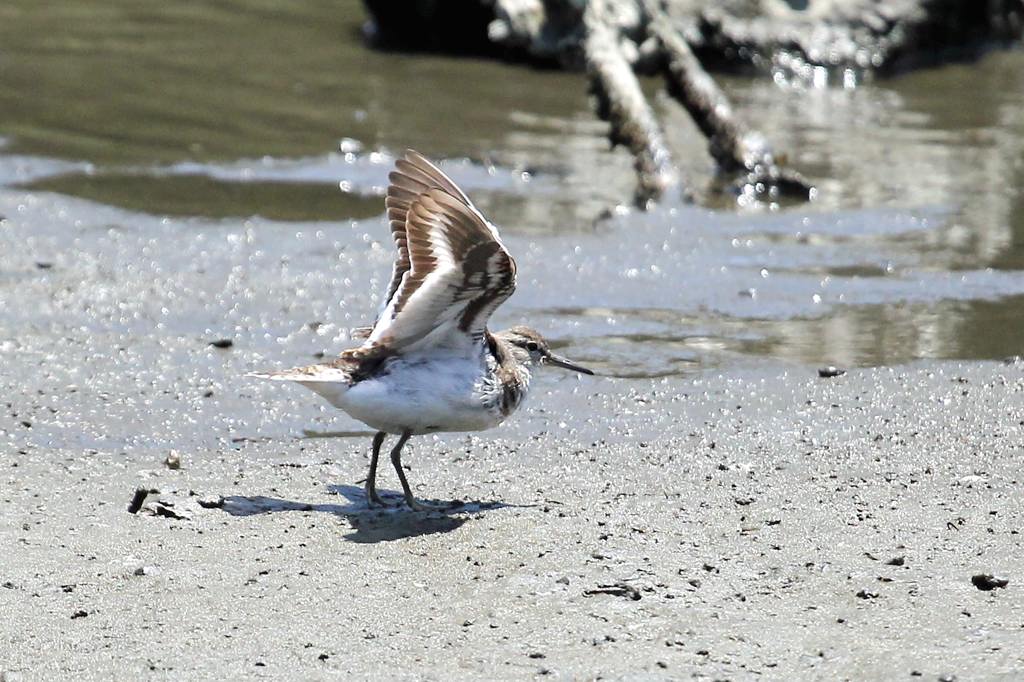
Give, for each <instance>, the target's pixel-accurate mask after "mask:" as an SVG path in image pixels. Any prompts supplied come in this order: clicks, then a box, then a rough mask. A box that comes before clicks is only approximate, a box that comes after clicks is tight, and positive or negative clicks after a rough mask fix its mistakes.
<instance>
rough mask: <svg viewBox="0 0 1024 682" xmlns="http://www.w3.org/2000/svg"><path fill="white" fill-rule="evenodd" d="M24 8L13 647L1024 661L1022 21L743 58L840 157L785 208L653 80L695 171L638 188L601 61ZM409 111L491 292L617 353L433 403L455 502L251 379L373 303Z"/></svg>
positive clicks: (326, 24) (752, 98)
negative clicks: (485, 247) (846, 77)
mask: <svg viewBox="0 0 1024 682" xmlns="http://www.w3.org/2000/svg"><path fill="white" fill-rule="evenodd" d="M8 5H9V7H8ZM37 5H38V2H36V1H35V0H14V1H13V3H11V2H9V3H7V4H5V5H4V6H2V7H0V18H2V19H3V21H0V38H2V39H0V63H3V64H4V68H5V74H6V76H5V77H6V78H7V79H8V81H9V83H10V85H11V87H9V88H7V89H6V90H3V89H0V152H2V153H0V394H2V395H0V557H2V558H0V614H2V615H3V616H4V617H3V618H0V680H2V681H3V682H11V680H15V679H53V678H74V679H112V678H116V679H128V678H131V679H134V678H139V677H146V678H164V679H223V678H231V679H239V678H249V677H274V678H284V677H294V678H302V679H316V678H327V677H331V678H353V679H358V678H371V679H393V678H399V679H451V678H460V679H461V678H468V679H495V678H498V679H522V678H526V677H542V676H546V677H552V678H559V679H591V678H598V677H603V678H628V679H638V678H642V679H656V678H663V679H680V678H689V677H700V678H708V679H723V678H728V679H752V678H755V677H760V678H765V679H793V678H801V679H837V678H838V679H900V678H911V679H913V676H914V675H915V674H919V675H920V676H921V677H922V678H923V679H931V680H935V679H940V678H941V679H949V678H950V677H951V676H955V677H957V678H958V679H972V680H973V679H1016V678H1018V677H1020V676H1021V670H1024V655H1022V654H1021V650H1022V647H1021V642H1022V641H1024V616H1022V615H1021V614H1022V613H1024V608H1022V607H1024V596H1022V594H1024V592H1022V586H1024V583H1022V581H1024V575H1022V574H1021V561H1020V557H1021V555H1022V552H1021V549H1022V548H1021V532H1022V528H1024V502H1022V501H1021V500H1022V496H1021V490H1020V488H1021V485H1022V478H1021V474H1020V470H1021V467H1020V462H1021V458H1022V455H1024V452H1022V443H1024V426H1022V420H1024V364H1020V363H1004V362H1003V361H1002V359H1003V358H1005V357H1007V356H1011V355H1019V354H1021V353H1022V349H1024V326H1022V325H1021V324H1020V320H1021V310H1022V309H1024V269H1022V268H1024V192H1022V191H1021V189H1020V188H1021V187H1022V186H1024V182H1022V178H1024V165H1022V164H1021V163H1020V158H1021V156H1022V148H1024V147H1022V142H1021V141H1022V140H1024V128H1022V119H1021V117H1020V116H1019V112H1020V110H1021V107H1022V106H1024V99H1022V94H1021V93H1024V87H1022V74H1024V68H1022V64H1024V55H1022V54H1021V52H1020V51H1019V50H1018V51H1005V52H993V53H991V54H989V55H987V56H986V57H984V58H983V59H980V60H979V61H977V62H975V63H962V64H949V65H944V66H941V67H937V68H934V69H929V70H925V71H919V72H915V73H911V74H906V75H903V76H900V77H898V78H893V79H890V80H885V81H881V80H880V81H878V82H875V83H872V84H867V85H864V86H862V87H858V88H856V89H854V90H844V89H840V88H831V89H813V88H811V89H808V88H803V87H801V86H800V85H799V84H788V85H783V86H781V87H780V86H779V85H777V84H776V83H774V82H773V81H772V80H771V79H770V78H768V77H764V78H727V77H723V78H722V79H721V82H722V84H723V86H724V87H725V88H726V90H727V91H728V92H729V94H730V97H732V99H733V103H734V105H735V106H736V109H737V112H738V113H739V114H740V115H742V116H744V117H747V119H748V120H750V121H752V122H756V124H757V125H758V127H760V128H762V129H764V130H765V131H766V132H769V133H770V137H771V139H772V140H774V141H776V143H777V144H778V145H779V148H780V149H785V150H787V151H788V152H789V154H790V157H791V162H792V166H793V167H794V168H795V169H798V170H800V171H801V172H803V173H805V174H806V175H807V176H808V177H810V178H812V179H814V180H815V181H816V182H817V183H818V186H819V189H820V193H819V201H817V202H816V203H814V204H812V205H809V206H790V207H781V210H780V207H778V206H759V207H754V208H753V209H752V210H737V209H736V207H735V205H734V199H733V198H732V197H730V196H722V195H718V194H715V193H714V192H713V190H712V187H713V185H714V183H713V178H712V175H713V172H712V171H713V167H712V165H711V163H710V159H709V158H708V156H707V153H706V151H705V145H704V142H703V139H702V138H701V137H700V136H699V135H696V134H695V132H694V130H693V127H692V124H691V123H690V122H689V121H688V120H687V118H686V115H685V114H684V113H683V112H681V111H679V110H677V109H675V108H674V105H672V104H671V103H670V102H668V101H666V100H663V99H656V100H655V101H656V106H657V107H658V108H659V114H660V115H663V116H664V117H665V120H666V121H667V134H668V136H669V142H670V144H672V146H673V151H674V152H676V156H677V158H678V159H679V160H680V162H681V163H682V164H683V168H682V170H683V171H684V172H685V174H686V175H687V176H688V177H689V178H691V179H692V182H693V183H694V188H695V189H696V191H697V193H698V195H699V196H700V197H701V203H702V204H703V207H693V206H673V205H668V204H665V205H662V206H660V207H658V208H657V210H655V211H652V212H651V213H649V214H637V213H631V212H629V211H628V210H624V207H623V206H622V205H621V204H623V203H624V202H626V201H627V200H628V198H629V197H630V195H631V193H632V188H633V183H634V175H633V171H632V168H631V161H630V159H629V156H628V154H626V153H625V152H623V151H622V150H618V151H616V152H611V153H610V152H609V151H608V149H607V146H608V143H607V139H606V130H605V127H604V125H603V124H601V123H600V122H598V121H597V120H596V119H595V117H594V115H593V112H592V110H591V107H590V105H589V103H588V101H587V96H586V87H585V82H584V80H585V79H583V77H582V76H580V75H579V74H570V73H556V72H550V71H546V72H544V71H532V70H528V69H523V68H519V67H515V66H512V65H508V64H501V63H498V62H493V61H486V60H474V59H463V58H449V57H443V56H439V55H407V54H387V53H382V52H375V51H370V50H367V49H366V48H365V46H364V44H363V43H362V41H361V40H360V39H359V38H358V35H359V24H360V23H361V22H362V21H363V19H364V15H363V12H362V9H361V8H360V7H359V5H358V4H357V3H352V4H347V5H345V4H343V5H338V4H337V3H330V4H325V3H314V2H299V3H291V4H289V5H288V6H287V7H285V6H275V8H274V14H273V16H272V17H270V16H268V14H267V13H266V10H265V9H264V8H262V7H260V6H259V3H257V4H255V5H253V4H252V3H249V4H246V3H231V2H228V3H216V4H211V3H205V4H204V3H198V4H196V3H189V4H187V5H185V4H178V3H159V4H152V5H151V6H149V7H147V8H145V9H143V10H140V9H139V8H138V7H137V5H138V3H135V2H132V1H131V0H116V1H114V0H110V1H105V2H97V0H73V1H72V0H68V1H67V2H64V3H60V4H59V6H54V7H51V8H48V9H47V11H45V12H39V11H36V6H37ZM243 5H244V6H243ZM278 5H280V3H278ZM140 37H141V38H142V39H141V40H140ZM299 44H301V45H302V46H303V49H301V50H268V49H267V46H268V45H286V46H287V45H299ZM97 93H99V94H97ZM951 93H955V95H954V94H951ZM467 101H470V102H472V103H473V107H472V108H471V110H470V109H467V107H466V106H465V102H467ZM451 121H458V125H448V126H445V125H439V122H451ZM406 146H413V147H416V148H418V149H420V150H421V151H423V152H425V153H427V154H429V155H431V156H432V157H435V158H443V159H446V161H445V162H444V167H445V168H446V170H448V171H449V172H450V173H451V174H452V175H453V177H455V178H456V180H457V181H458V182H459V183H460V184H462V185H463V186H464V187H465V189H466V190H467V191H468V192H469V194H470V195H471V196H472V197H473V199H474V201H476V202H477V203H478V205H480V206H481V208H482V209H483V210H484V211H485V212H486V213H487V214H488V215H489V216H490V217H492V218H493V219H494V220H495V221H496V222H497V223H498V224H499V225H500V226H501V228H502V235H503V238H504V240H505V241H506V243H507V244H508V246H509V248H510V249H511V250H512V252H513V254H514V255H515V257H516V259H517V261H518V264H519V276H520V280H519V282H520V287H519V290H518V291H517V292H516V294H515V296H514V297H513V298H512V299H510V300H509V301H508V303H507V304H505V305H504V306H502V308H501V310H499V311H498V314H497V315H496V317H495V320H494V325H495V326H496V327H504V326H509V325H512V324H518V323H529V324H531V325H533V326H536V327H537V328H538V329H540V330H542V331H543V332H544V333H545V334H547V335H548V336H549V337H550V338H551V339H553V341H554V343H555V345H556V347H557V348H558V350H559V352H562V353H565V354H566V355H569V356H570V357H573V358H574V359H577V360H579V361H580V362H582V363H585V364H587V365H589V366H593V367H594V368H595V369H597V370H598V373H599V375H600V376H598V377H593V378H590V377H575V376H570V375H566V374H561V373H558V372H544V373H542V374H541V375H539V376H538V377H537V378H536V381H535V383H534V391H533V395H531V397H530V400H529V401H528V403H527V406H526V408H525V409H524V410H523V411H522V412H521V413H519V414H517V415H516V417H515V418H514V419H513V420H512V421H511V422H510V423H508V424H506V425H505V426H503V427H502V428H500V429H497V430H495V431H492V432H487V433H483V434H478V435H473V436H467V435H464V434H463V435H460V434H454V435H447V436H440V437H431V438H417V439H414V440H413V441H412V442H411V443H410V446H409V450H408V453H407V455H406V456H405V458H404V459H405V461H406V464H407V465H408V466H409V468H410V471H409V476H410V478H411V480H412V482H413V484H414V486H415V487H416V491H417V493H418V494H419V495H420V496H421V497H423V498H443V499H452V498H458V499H460V500H463V501H465V503H466V504H465V505H464V506H462V507H460V508H458V509H455V510H453V511H450V512H448V513H434V514H414V513H410V512H405V511H398V510H396V511H388V512H379V511H371V510H368V509H367V507H366V505H365V500H364V498H363V496H362V493H361V487H360V483H359V482H360V480H361V479H362V478H363V476H364V475H365V473H366V466H367V459H368V458H367V455H368V448H369V440H370V438H369V433H368V432H367V431H366V429H365V428H364V427H362V426H361V425H359V424H358V423H355V422H353V421H352V420H350V419H348V418H346V417H345V416H344V415H340V414H338V413H337V412H334V411H332V410H330V409H329V408H328V407H327V406H326V405H325V404H323V403H321V402H320V401H319V399H318V398H317V397H316V396H314V395H313V394H312V393H309V392H306V391H304V390H303V389H301V388H298V387H289V386H279V385H266V384H262V383H258V382H252V381H250V380H248V379H245V378H244V377H243V375H244V374H245V372H247V371H250V370H254V369H267V368H280V367H285V366H292V365H295V364H302V363H308V362H313V361H314V360H315V359H316V358H317V357H323V354H327V355H330V354H333V353H336V352H338V351H339V350H341V349H343V348H345V347H348V346H349V345H351V342H350V341H349V338H348V336H349V332H348V330H349V329H350V328H352V327H356V326H361V325H363V324H366V323H367V322H368V321H369V320H370V319H372V316H373V313H374V311H375V309H376V305H377V302H378V300H379V297H380V295H381V293H382V292H381V290H382V288H383V287H384V286H386V283H387V278H388V276H389V273H390V265H391V245H390V243H389V240H388V237H387V235H388V231H387V226H386V225H385V222H384V219H383V215H382V213H383V209H382V202H381V198H380V194H381V192H382V191H383V189H382V188H383V186H384V185H385V184H386V177H387V171H388V170H389V167H390V163H391V156H389V155H393V154H394V153H395V152H396V151H397V150H401V149H403V148H404V147H406ZM339 185H340V187H339ZM339 190H340V191H339ZM709 207H718V208H719V209H720V210H710V208H709ZM609 213H610V215H611V217H610V219H607V220H595V218H596V217H597V216H600V215H607V214H609ZM221 340H229V341H230V342H231V343H230V346H229V347H224V348H219V347H216V346H214V345H211V344H212V343H214V342H218V341H221ZM220 345H228V344H220ZM831 364H835V365H839V366H841V367H843V368H845V369H847V370H848V372H847V373H846V374H845V375H842V376H838V377H834V378H819V377H818V375H817V370H818V368H819V367H821V366H823V365H831ZM169 457H171V458H172V459H174V458H177V459H178V460H179V461H180V468H178V469H171V468H169V467H168V465H167V464H166V462H167V461H168V458H169ZM382 475H383V480H382V481H381V484H382V485H383V486H384V487H386V488H389V489H393V488H394V487H397V482H396V481H395V477H394V475H393V472H391V471H389V470H387V467H386V466H385V467H384V468H383V474H382ZM139 490H142V491H143V492H144V497H143V499H141V500H139V502H140V508H139V509H138V511H137V513H129V511H128V507H129V504H130V503H131V502H132V500H133V498H134V497H135V495H136V493H137V491H139ZM985 573H991V574H994V575H995V576H1001V577H1004V578H1007V579H1009V583H1008V584H1007V585H1006V586H1005V587H1003V588H1000V587H994V588H993V589H991V590H987V591H986V590H980V589H978V588H977V587H976V586H975V585H974V584H973V583H972V576H974V575H978V574H985Z"/></svg>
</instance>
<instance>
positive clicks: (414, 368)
mask: <svg viewBox="0 0 1024 682" xmlns="http://www.w3.org/2000/svg"><path fill="white" fill-rule="evenodd" d="M388 178H389V180H390V185H389V187H388V193H387V198H386V199H385V206H386V208H387V216H388V220H389V222H390V226H391V233H392V236H393V238H394V241H395V247H396V255H395V263H394V266H393V268H392V276H391V282H390V284H389V286H388V290H387V294H386V297H385V299H384V302H383V305H382V307H381V311H380V313H379V315H378V317H377V320H376V322H375V323H374V325H373V327H372V328H371V329H370V331H369V333H368V335H367V338H366V340H365V341H364V343H363V344H362V345H361V346H359V347H358V348H353V349H351V350H347V351H345V352H343V353H342V354H341V356H340V357H338V358H337V359H335V360H333V361H331V362H326V363H321V364H317V365H311V366H307V367H298V368H295V369H290V370H285V371H281V372H271V373H263V374H256V375H255V376H258V377H262V378H267V379H274V380H284V381H294V382H297V383H300V384H302V385H303V386H306V387H307V388H310V389H312V390H313V391H315V392H316V393H318V394H320V395H321V396H323V397H324V398H326V399H327V400H328V401H329V402H331V404H333V405H334V406H336V407H338V408H340V409H342V410H344V411H345V412H347V413H348V414H349V415H351V416H352V417H355V418H356V419H359V420H360V421H362V422H364V423H366V424H367V425H369V426H371V427H373V428H375V429H377V430H378V431H379V433H378V434H377V437H375V438H374V448H373V457H372V459H371V465H370V477H369V478H368V479H367V496H368V499H369V500H370V502H371V503H378V502H380V500H379V498H378V496H377V493H376V488H375V475H376V466H377V456H378V454H379V450H380V446H381V443H382V441H383V434H385V433H392V434H398V435H400V436H401V440H400V441H399V444H398V446H397V447H396V448H395V450H394V451H393V452H392V462H393V463H394V464H395V467H396V470H397V472H398V474H399V479H400V480H401V482H402V487H403V490H404V492H405V497H406V501H407V502H408V503H409V505H410V506H414V507H415V506H417V505H416V502H415V500H414V499H413V497H412V492H411V490H410V488H409V486H408V483H407V481H406V480H405V475H404V473H403V472H402V470H401V466H400V461H399V458H400V454H401V448H402V446H403V445H404V444H405V441H406V440H407V439H408V438H409V437H410V436H411V435H416V434H422V433H430V432H436V431H475V430H481V429H487V428H491V427H493V426H496V425H498V424H500V423H501V422H502V421H503V420H504V419H505V418H506V417H508V416H509V415H510V414H511V413H512V412H514V411H515V409H516V408H517V407H518V406H519V405H520V404H521V403H522V401H523V399H524V398H525V396H526V393H527V390H528V388H529V383H530V367H531V366H534V365H537V364H541V363H548V364H554V365H557V366H562V367H566V368H568V369H572V370H575V371H579V372H583V373H588V374H590V373H591V372H590V371H589V370H586V369H584V368H582V367H579V366H577V365H573V364H572V363H570V362H569V361H567V360H565V359H563V358H559V357H557V356H555V355H553V354H552V353H551V351H550V350H549V349H548V347H547V344H546V343H545V342H544V340H543V338H541V336H540V335H539V334H538V333H537V332H535V331H533V330H531V329H528V328H526V327H515V328H513V329H510V330H508V331H506V332H500V333H497V334H491V333H490V332H488V330H487V321H488V319H489V318H490V316H491V314H492V313H493V312H494V311H495V310H496V309H497V308H498V306H499V305H501V304H502V303H503V302H504V301H505V300H506V299H507V298H508V297H509V296H511V295H512V292H513V291H515V285H516V264H515V261H514V260H513V259H512V256H510V255H509V253H508V251H507V250H506V248H505V246H504V244H502V242H501V238H500V237H499V236H498V231H497V228H495V226H494V225H492V224H491V223H490V222H489V221H488V220H487V219H486V218H485V217H484V216H483V214H481V213H480V211H479V210H478V209H477V208H476V207H475V206H474V205H473V203H472V202H471V201H470V200H469V198H468V197H467V196H466V195H465V193H464V192H463V191H462V190H460V189H459V188H458V186H457V185H456V184H455V183H454V182H452V180H451V179H450V178H449V177H448V176H447V175H445V174H444V173H443V172H441V170H440V169H439V168H437V167H436V166H435V165H434V164H432V163H430V161H428V160H427V159H426V158H424V157H423V156H421V155H420V154H417V153H416V152H414V151H411V150H410V151H407V152H406V154H405V157H404V158H402V159H399V160H398V161H397V162H396V163H395V170H394V171H392V173H391V174H390V175H389V176H388Z"/></svg>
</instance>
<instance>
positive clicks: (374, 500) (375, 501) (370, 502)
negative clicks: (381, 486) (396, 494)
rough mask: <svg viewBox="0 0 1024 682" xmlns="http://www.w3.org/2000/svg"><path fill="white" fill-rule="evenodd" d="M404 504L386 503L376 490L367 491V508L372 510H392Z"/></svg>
mask: <svg viewBox="0 0 1024 682" xmlns="http://www.w3.org/2000/svg"><path fill="white" fill-rule="evenodd" d="M400 504H402V503H401V502H385V501H384V500H382V499H381V497H380V495H378V494H377V491H376V490H368V491H366V506H367V507H369V508H370V509H391V508H394V507H397V506H399V505H400Z"/></svg>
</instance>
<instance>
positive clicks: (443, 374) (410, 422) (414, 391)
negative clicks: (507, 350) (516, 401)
mask: <svg viewBox="0 0 1024 682" xmlns="http://www.w3.org/2000/svg"><path fill="white" fill-rule="evenodd" d="M490 376H491V368H490V367H489V366H488V362H487V360H486V359H485V357H484V354H482V353H481V354H479V355H477V354H474V356H473V357H466V356H465V355H462V356H461V357H460V356H451V355H448V354H445V353H431V352H425V353H413V354H409V355H402V356H399V357H395V358H392V359H390V360H389V361H388V362H387V364H386V365H385V366H384V367H383V368H382V371H380V372H378V373H377V374H376V376H374V377H372V378H368V379H364V380H363V381H360V382H358V383H356V384H354V385H352V386H351V387H350V388H348V389H347V390H344V391H338V392H337V393H334V392H325V391H318V392H320V393H321V395H323V396H324V397H325V398H327V400H329V401H330V402H331V403H332V404H333V405H335V406H336V407H339V408H341V409H342V410H344V411H345V412H347V413H348V414H349V415H351V416H352V417H354V418H356V419H358V420H359V421H361V422H363V423H365V424H367V425H368V426H370V427H372V428H374V429H377V430H379V431H385V432H387V433H396V434H397V433H402V432H404V431H409V432H411V433H412V434H413V435H417V434H423V433H434V432H438V431H481V430H484V429H489V428H492V427H494V426H497V425H498V424H500V423H501V422H502V421H503V420H504V418H505V416H506V415H503V414H502V413H501V411H500V410H499V409H497V408H496V407H495V405H494V402H493V401H491V400H489V399H488V398H489V396H488V393H487V391H488V386H489V382H488V380H489V378H490ZM339 388H340V387H339Z"/></svg>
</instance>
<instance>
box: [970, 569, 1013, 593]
mask: <svg viewBox="0 0 1024 682" xmlns="http://www.w3.org/2000/svg"><path fill="white" fill-rule="evenodd" d="M971 582H972V583H973V584H974V586H975V587H977V588H978V589H979V590H982V591H984V592H988V591H989V590H994V589H995V588H997V587H1006V586H1007V585H1009V584H1010V579H1009V578H1002V577H999V576H994V575H992V574H991V573H978V574H977V575H973V576H971Z"/></svg>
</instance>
